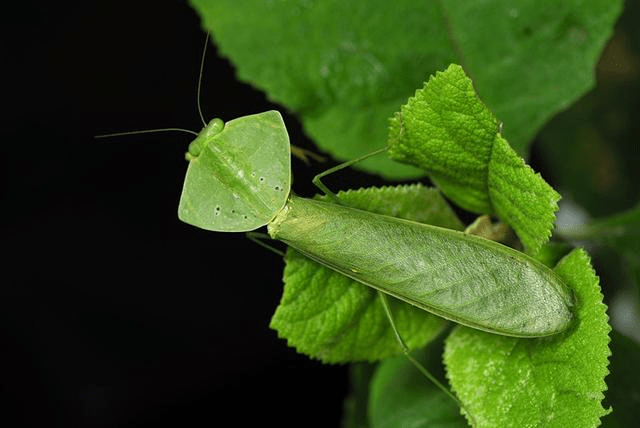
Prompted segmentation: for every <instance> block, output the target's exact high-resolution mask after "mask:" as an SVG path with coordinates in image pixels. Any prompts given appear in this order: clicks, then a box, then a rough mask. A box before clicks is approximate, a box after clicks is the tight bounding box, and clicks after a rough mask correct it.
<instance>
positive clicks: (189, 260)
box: [0, 1, 375, 427]
mask: <svg viewBox="0 0 640 428" xmlns="http://www.w3.org/2000/svg"><path fill="white" fill-rule="evenodd" d="M16 4H17V5H18V6H17V7H18V8H19V9H17V10H14V11H12V12H8V11H6V12H3V16H2V18H0V19H1V20H2V26H1V28H2V29H3V32H5V34H3V35H2V40H1V43H2V45H1V46H2V53H1V54H2V61H3V64H4V65H3V69H4V71H5V73H6V75H5V77H4V79H3V87H4V88H3V96H2V98H3V99H2V106H3V107H2V108H3V111H2V118H1V121H2V124H1V129H2V131H1V132H2V134H3V138H2V145H1V147H2V156H1V158H0V159H1V160H2V168H1V170H0V171H1V172H2V181H1V183H2V193H1V197H2V205H1V206H2V223H1V224H2V232H1V242H2V243H3V246H4V247H5V255H4V256H2V258H3V263H2V264H3V266H4V267H3V268H2V271H3V276H2V285H1V290H2V293H1V295H0V328H1V329H2V330H1V334H2V336H1V337H2V339H1V343H2V346H3V347H4V348H5V349H4V350H2V355H3V359H4V362H2V369H1V370H0V385H1V387H2V388H3V389H4V392H5V395H6V398H4V399H3V402H2V407H3V411H2V420H3V422H0V423H2V425H5V423H6V424H8V425H7V426H16V427H18V426H64V427H111V426H170V425H171V426H227V425H233V426H261V425H266V424H276V425H277V426H337V425H338V423H339V420H340V415H341V412H342V400H343V398H344V396H345V395H346V393H347V392H348V384H347V370H346V368H345V367H340V366H337V367H336V366H323V365H322V364H320V363H319V362H317V361H312V360H309V359H308V358H307V357H304V356H302V355H298V354H296V352H295V351H294V350H293V349H291V348H288V347H287V345H286V342H285V341H284V340H281V339H278V338H277V334H276V333H275V332H274V331H273V330H271V329H269V328H268V324H269V320H270V317H271V315H272V313H273V310H274V309H275V307H276V305H277V303H278V301H279V299H280V295H281V293H282V283H281V276H282V267H283V261H282V259H281V258H280V257H278V256H277V255H275V254H273V253H270V252H268V251H265V250H264V249H263V248H261V247H259V246H256V245H255V244H253V243H251V242H250V241H248V240H246V239H245V237H244V236H243V235H242V234H212V233H207V232H204V231H201V230H197V229H195V228H192V227H190V226H188V225H186V224H183V223H181V222H180V221H179V220H178V218H177V216H176V210H177V204H178V198H179V194H180V190H181V185H182V180H183V178H184V173H185V170H186V167H187V163H186V162H185V160H184V158H183V154H184V151H185V150H186V147H187V145H188V143H189V141H190V140H191V137H190V136H188V135H186V134H184V135H183V134H176V133H169V134H155V135H138V136H131V137H121V138H118V139H109V140H95V139H94V138H93V136H94V135H95V134H102V133H109V132H118V131H129V130H135V129H150V128H158V127H169V126H178V127H185V128H189V129H192V130H196V131H198V130H199V129H200V128H201V126H202V124H201V122H200V120H199V117H198V114H197V109H196V87H197V77H198V68H199V63H200V57H201V53H202V47H203V44H204V40H205V34H204V33H203V32H202V30H201V27H200V23H199V19H198V18H197V16H196V14H195V12H194V11H193V10H192V9H191V8H190V7H188V6H187V5H186V4H183V3H182V2H152V1H135V2H118V1H110V2H87V3H86V4H80V3H68V2H67V3H60V2H21V3H16ZM210 46H211V45H210ZM202 106H203V110H204V114H205V117H206V118H207V119H210V118H213V117H221V118H223V119H224V120H229V119H233V118H235V117H238V116H242V115H245V114H251V113H256V112H260V111H263V110H266V109H269V108H278V106H275V105H272V104H270V103H269V102H268V101H267V100H266V99H265V98H264V95H263V94H261V93H260V92H259V91H256V90H254V89H252V88H251V87H249V86H247V85H243V84H240V83H237V82H236V81H235V79H234V73H233V68H232V67H231V65H230V64H229V63H228V62H227V61H226V60H223V59H220V58H219V57H218V56H217V53H216V51H215V48H211V50H209V53H208V56H207V60H206V65H205V71H204V83H203V88H202ZM285 121H286V122H287V126H288V129H289V133H290V136H291V139H292V142H294V143H295V144H297V145H300V146H303V147H309V148H311V147H312V146H311V145H310V143H309V142H308V141H307V140H306V139H305V138H304V136H303V135H302V133H301V131H300V126H299V124H298V123H297V122H296V120H295V118H293V117H291V116H288V115H285ZM325 168H326V166H323V165H321V166H318V165H315V166H314V165H312V166H311V167H308V166H306V165H304V164H303V163H301V162H296V161H295V160H294V176H295V177H296V182H295V185H294V188H295V190H296V191H297V192H298V193H300V194H302V195H305V196H307V195H309V194H311V193H312V192H313V190H312V189H311V187H310V186H308V185H307V183H308V182H309V181H310V179H311V177H312V176H313V175H314V174H315V173H317V172H319V171H320V170H322V169H325ZM362 179H363V180H366V179H367V177H364V178H362ZM339 182H340V181H339V179H338V181H334V183H338V184H339ZM364 183H366V181H363V184H364ZM369 184H375V182H370V183H369ZM338 187H339V186H338ZM9 421H13V422H9ZM229 421H233V422H229Z"/></svg>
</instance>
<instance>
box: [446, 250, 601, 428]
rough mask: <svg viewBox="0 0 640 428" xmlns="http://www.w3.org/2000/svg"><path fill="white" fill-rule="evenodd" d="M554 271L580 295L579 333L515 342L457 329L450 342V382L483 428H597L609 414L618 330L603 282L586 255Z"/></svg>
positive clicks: (571, 257) (572, 256)
mask: <svg viewBox="0 0 640 428" xmlns="http://www.w3.org/2000/svg"><path fill="white" fill-rule="evenodd" d="M555 270H556V272H557V273H558V274H559V275H560V276H561V277H562V278H564V279H565V281H567V283H568V284H569V285H570V286H571V287H572V288H573V290H574V292H575V293H576V297H577V304H576V306H575V308H574V309H575V317H576V322H575V327H574V328H573V329H570V330H569V331H567V332H565V333H561V334H558V335H556V336H549V337H547V338H542V339H514V338H509V337H504V336H497V335H490V334H486V333H482V332H478V331H474V330H471V329H469V328H464V327H457V328H456V329H455V331H454V332H453V333H452V334H451V335H450V336H449V337H448V338H447V340H446V344H445V353H444V360H445V365H446V368H447V376H448V377H449V380H450V382H451V385H452V387H453V389H454V391H455V392H456V393H457V395H458V397H459V398H460V400H461V401H462V402H463V403H464V404H465V406H466V407H467V409H468V410H469V411H470V412H471V413H472V414H473V416H474V418H475V420H476V422H477V424H478V425H477V426H478V427H497V426H517V427H538V426H545V427H562V428H566V427H595V426H598V424H599V423H600V418H601V417H602V416H604V415H605V414H607V410H605V409H604V408H603V407H602V405H601V401H602V398H603V396H604V395H603V391H604V390H605V389H606V385H605V383H604V380H603V379H604V377H605V376H606V375H607V373H608V371H607V364H608V361H607V359H608V356H609V355H610V351H609V347H608V342H609V336H608V334H609V331H610V330H611V329H610V327H609V324H608V323H607V320H608V317H607V314H606V312H605V310H606V306H605V305H604V304H603V303H602V294H601V293H600V287H599V285H598V278H597V277H596V275H595V272H594V271H593V268H592V267H591V264H590V261H589V257H588V255H587V254H586V253H585V252H584V250H581V249H578V250H574V251H573V252H571V253H570V254H569V255H567V256H566V257H564V258H563V259H562V260H561V261H560V263H558V265H557V266H556V268H555Z"/></svg>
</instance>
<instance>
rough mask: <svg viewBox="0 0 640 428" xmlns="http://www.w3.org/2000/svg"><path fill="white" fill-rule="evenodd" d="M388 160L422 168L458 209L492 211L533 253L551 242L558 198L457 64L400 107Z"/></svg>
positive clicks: (394, 121) (391, 136) (431, 80)
mask: <svg viewBox="0 0 640 428" xmlns="http://www.w3.org/2000/svg"><path fill="white" fill-rule="evenodd" d="M389 156H390V157H391V158H392V159H394V160H397V161H399V162H403V163H408V164H411V165H415V166H417V167H419V168H422V169H424V170H425V171H427V173H428V174H429V176H430V177H431V179H432V180H434V181H435V182H436V183H437V185H438V187H440V189H441V190H442V192H443V193H444V194H445V195H447V196H448V197H449V198H451V199H452V200H453V201H455V202H456V203H457V204H458V205H460V206H461V207H463V208H465V209H467V210H470V211H473V212H477V213H483V214H493V213H495V214H497V215H498V216H499V217H500V218H501V219H502V220H503V221H504V222H505V223H507V224H509V225H510V226H511V227H513V228H514V230H515V231H516V233H517V234H518V236H519V237H520V239H521V240H522V242H523V244H524V245H525V247H526V248H527V250H529V251H530V252H531V253H535V252H537V251H538V250H539V249H540V247H541V246H542V245H544V244H545V243H546V242H547V240H548V239H549V236H550V235H551V230H552V227H553V222H554V220H555V215H554V212H555V211H556V210H557V207H558V206H557V201H558V200H559V199H560V195H558V193H557V192H556V191H555V190H553V188H551V186H549V185H548V184H547V183H546V182H545V181H544V179H542V177H540V175H539V174H536V173H535V172H534V171H533V170H532V169H531V168H530V167H529V166H528V165H526V164H525V163H524V160H523V159H522V158H521V157H519V156H518V155H517V154H516V153H515V152H514V151H513V150H512V149H511V147H509V144H508V143H507V141H506V140H505V139H504V138H502V135H501V134H500V123H499V122H498V120H497V119H496V118H495V116H494V115H493V113H491V111H489V109H487V107H486V106H485V105H484V104H483V103H482V101H480V99H479V98H478V96H477V95H476V92H475V90H474V88H473V85H472V83H471V80H470V79H469V78H468V77H467V76H466V74H465V73H464V71H463V70H462V67H460V66H458V65H455V64H452V65H450V66H449V68H447V69H446V71H444V72H438V73H436V75H435V76H432V77H431V78H430V79H429V81H428V82H427V84H426V85H425V86H424V88H423V89H421V90H418V91H417V92H416V94H415V96H414V97H412V98H410V99H409V101H408V102H407V103H406V104H405V105H404V106H402V108H401V110H400V112H399V113H397V114H396V115H395V117H394V118H393V120H392V121H391V123H390V126H389Z"/></svg>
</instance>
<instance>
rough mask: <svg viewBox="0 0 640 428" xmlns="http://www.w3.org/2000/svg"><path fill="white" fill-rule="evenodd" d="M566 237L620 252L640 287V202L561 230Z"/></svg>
mask: <svg viewBox="0 0 640 428" xmlns="http://www.w3.org/2000/svg"><path fill="white" fill-rule="evenodd" d="M559 233H560V235H562V236H563V237H564V238H566V239H575V240H580V241H585V240H587V241H593V242H596V243H598V244H600V245H606V246H608V247H610V248H612V249H613V250H615V251H617V252H618V253H620V254H621V255H622V256H623V257H624V259H625V260H626V262H627V266H628V268H629V271H630V273H631V275H632V277H633V279H634V281H635V283H636V286H637V287H640V204H639V205H638V206H636V207H635V208H633V209H630V210H628V211H625V212H622V213H618V214H615V215H612V216H610V217H606V218H602V219H597V220H594V221H592V222H591V223H588V224H585V225H581V226H576V227H573V228H566V229H561V230H559Z"/></svg>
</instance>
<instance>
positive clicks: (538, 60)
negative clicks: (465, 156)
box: [191, 0, 622, 178]
mask: <svg viewBox="0 0 640 428" xmlns="http://www.w3.org/2000/svg"><path fill="white" fill-rule="evenodd" d="M191 3H192V4H193V6H194V8H195V9H196V10H197V11H198V13H199V14H200V16H201V17H202V20H203V26H204V27H205V28H206V29H207V30H208V31H210V32H211V34H212V35H213V37H214V38H215V41H216V43H217V45H218V46H219V49H220V52H221V53H222V54H223V55H224V56H226V57H229V58H230V59H231V60H232V61H233V63H234V64H235V66H236V68H237V72H238V77H239V79H241V80H242V81H245V82H249V83H251V84H252V85H254V86H255V87H257V88H260V89H262V90H264V91H265V92H266V93H267V95H268V97H269V98H270V99H271V100H273V101H275V102H278V103H281V104H283V105H284V106H286V107H287V109H288V110H290V111H293V112H295V113H297V114H299V116H300V119H301V121H302V123H303V125H304V128H305V131H306V133H307V134H308V135H309V136H310V137H311V138H312V139H314V140H315V141H316V143H317V144H318V145H319V146H320V147H321V148H323V149H325V150H327V151H329V152H331V153H332V154H333V155H334V156H335V157H337V158H339V159H342V160H350V159H354V158H356V157H358V156H360V155H362V154H364V153H369V152H371V151H373V150H375V149H377V148H380V147H382V145H383V144H384V141H385V138H386V123H387V122H386V119H387V118H388V117H390V116H391V115H392V114H393V112H394V111H397V110H398V108H399V106H400V105H401V104H402V103H403V102H404V100H406V99H407V98H408V97H409V96H410V95H411V94H412V93H413V92H414V90H415V88H418V87H420V86H421V85H422V83H423V82H424V79H425V77H426V76H428V75H429V74H431V73H433V72H434V71H436V70H439V69H442V68H444V67H446V66H447V64H449V63H452V62H457V63H462V64H464V65H465V68H466V69H467V70H468V71H469V73H470V74H471V75H472V76H473V78H474V81H476V83H477V87H478V90H479V92H480V94H481V95H482V97H483V99H485V100H486V102H487V104H488V105H489V106H490V107H491V108H492V109H493V110H494V111H495V112H496V113H497V114H498V116H499V117H500V118H501V119H502V120H504V121H505V123H506V124H507V125H508V128H507V129H506V131H505V132H506V135H507V136H508V138H509V140H510V141H511V143H512V144H513V146H514V147H516V149H517V151H518V152H519V153H521V154H523V153H526V152H527V148H528V144H529V142H530V141H531V139H532V138H533V136H534V135H535V133H536V131H537V130H538V129H539V128H540V126H541V125H542V124H543V123H544V122H545V121H546V120H548V119H549V117H551V116H552V115H553V114H554V113H556V112H557V111H559V110H561V109H564V108H566V106H568V105H569V104H571V103H572V102H573V101H574V100H575V99H577V98H578V97H579V96H580V95H581V94H583V93H585V92H586V91H587V90H588V89H589V88H591V87H592V86H593V85H594V78H593V66H594V64H595V62H596V60H597V58H598V56H599V53H600V50H601V49H602V46H603V44H604V42H605V40H607V38H608V37H609V35H610V34H611V31H612V25H613V23H614V21H615V19H616V17H617V15H618V13H619V12H620V10H621V4H622V2H621V1H620V0H615V1H611V0H597V1H589V2H584V1H579V0H569V1H565V2H563V3H562V5H561V6H558V5H557V4H555V3H552V4H549V5H546V6H541V5H540V3H539V2H537V1H534V0H527V1H521V2H518V3H516V4H514V3H513V2H511V1H507V0H491V1H484V2H460V1H451V0H445V1H441V2H435V1H415V0H398V1H394V2H393V5H390V4H389V2H386V1H385V2H383V1H374V0H370V1H368V2H366V3H363V2H353V1H338V0H324V1H316V2H313V1H296V2H287V1H270V2H266V1H262V0H245V1H242V2H239V1H232V0H226V1H224V0H192V1H191ZM391 11H392V12H393V13H390V12H391ZM359 166H361V167H362V168H363V169H366V170H368V171H371V172H377V173H380V174H383V175H385V176H388V177H390V178H402V177H404V178H408V177H411V176H416V175H417V174H418V172H417V171H416V170H415V169H409V168H408V167H406V166H402V165H397V164H394V163H392V162H390V161H389V160H388V159H385V158H382V157H378V158H374V159H368V160H366V161H364V162H363V163H362V164H359Z"/></svg>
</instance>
